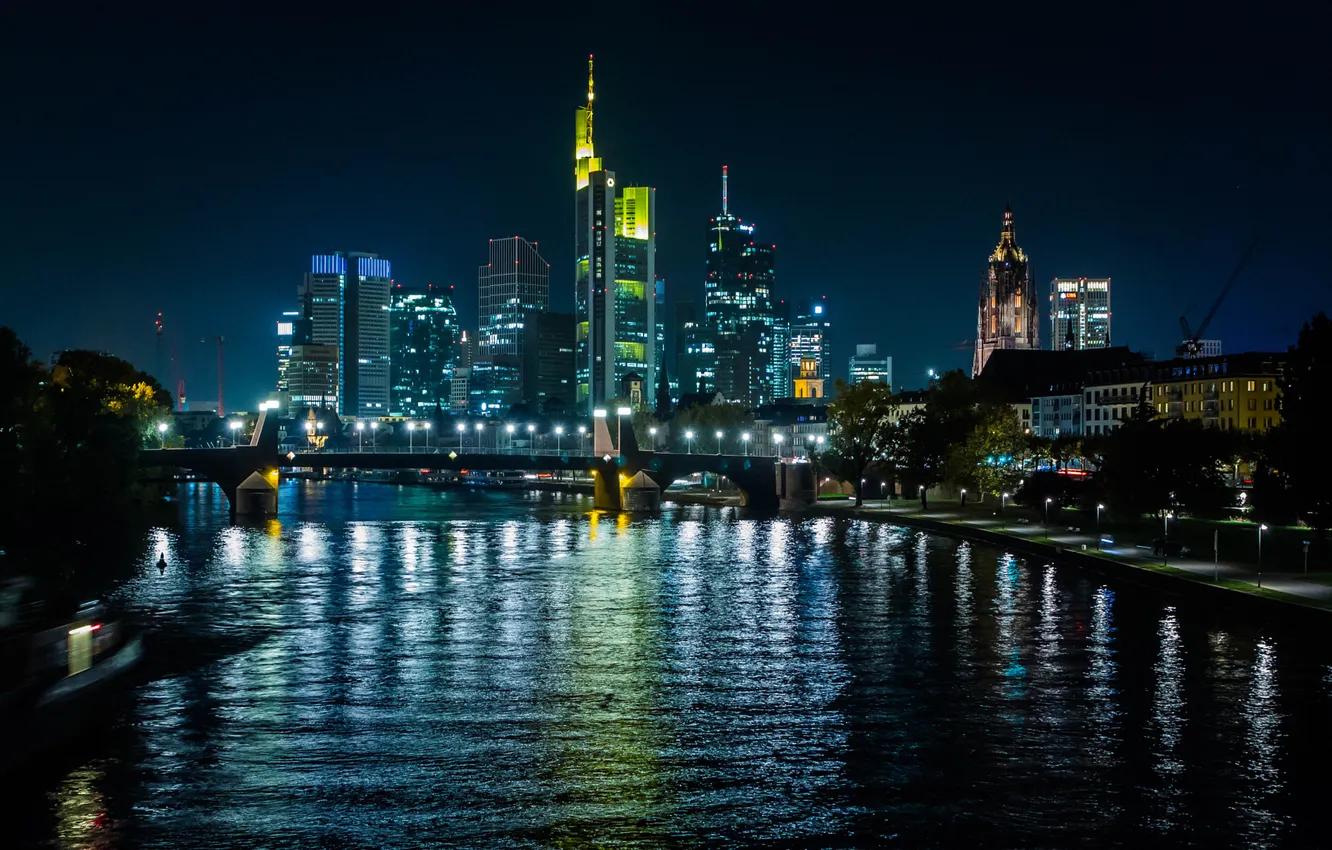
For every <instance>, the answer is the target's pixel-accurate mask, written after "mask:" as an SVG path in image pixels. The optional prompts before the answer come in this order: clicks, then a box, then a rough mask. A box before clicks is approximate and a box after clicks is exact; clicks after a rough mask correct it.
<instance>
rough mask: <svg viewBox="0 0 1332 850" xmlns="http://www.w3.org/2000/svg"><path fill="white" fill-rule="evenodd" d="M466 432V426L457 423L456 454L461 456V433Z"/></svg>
mask: <svg viewBox="0 0 1332 850" xmlns="http://www.w3.org/2000/svg"><path fill="white" fill-rule="evenodd" d="M466 430H467V426H466V425H464V424H463V423H461V422H459V423H458V454H462V438H463V432H464V431H466Z"/></svg>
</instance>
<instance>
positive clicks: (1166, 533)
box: [1161, 511, 1170, 567]
mask: <svg viewBox="0 0 1332 850" xmlns="http://www.w3.org/2000/svg"><path fill="white" fill-rule="evenodd" d="M1161 528H1162V531H1161V566H1163V567H1164V566H1165V565H1166V563H1167V562H1168V561H1169V560H1170V511H1161Z"/></svg>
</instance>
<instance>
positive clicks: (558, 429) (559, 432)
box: [555, 425, 657, 454]
mask: <svg viewBox="0 0 1332 850" xmlns="http://www.w3.org/2000/svg"><path fill="white" fill-rule="evenodd" d="M656 431H657V429H656V428H653V429H652V432H653V433H654V434H655V433H656ZM562 436H564V426H563V425H556V426H555V454H559V453H560V437H562Z"/></svg>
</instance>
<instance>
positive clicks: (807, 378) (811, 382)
mask: <svg viewBox="0 0 1332 850" xmlns="http://www.w3.org/2000/svg"><path fill="white" fill-rule="evenodd" d="M794 383H795V394H794V398H795V399H796V400H797V401H802V402H809V401H813V400H816V399H823V398H825V397H826V396H825V394H824V392H823V378H822V377H821V376H820V375H819V363H818V361H817V360H815V359H814V358H813V357H804V358H801V360H800V375H799V377H797V378H796V379H795V382H794Z"/></svg>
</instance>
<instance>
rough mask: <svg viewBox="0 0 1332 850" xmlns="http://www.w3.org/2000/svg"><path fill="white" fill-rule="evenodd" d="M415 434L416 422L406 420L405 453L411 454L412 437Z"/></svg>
mask: <svg viewBox="0 0 1332 850" xmlns="http://www.w3.org/2000/svg"><path fill="white" fill-rule="evenodd" d="M415 436H416V423H415V422H408V423H407V454H411V453H412V451H413V448H414V447H413V446H412V438H413V437H415Z"/></svg>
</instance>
